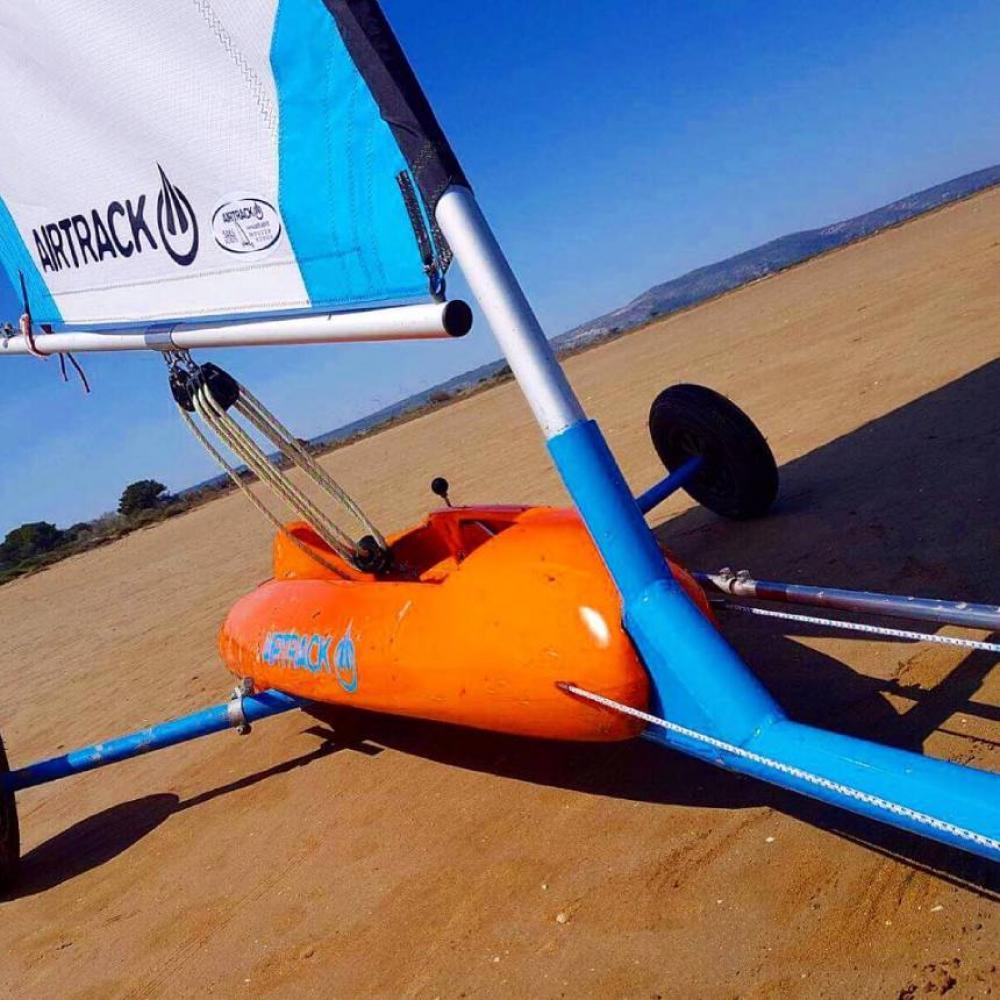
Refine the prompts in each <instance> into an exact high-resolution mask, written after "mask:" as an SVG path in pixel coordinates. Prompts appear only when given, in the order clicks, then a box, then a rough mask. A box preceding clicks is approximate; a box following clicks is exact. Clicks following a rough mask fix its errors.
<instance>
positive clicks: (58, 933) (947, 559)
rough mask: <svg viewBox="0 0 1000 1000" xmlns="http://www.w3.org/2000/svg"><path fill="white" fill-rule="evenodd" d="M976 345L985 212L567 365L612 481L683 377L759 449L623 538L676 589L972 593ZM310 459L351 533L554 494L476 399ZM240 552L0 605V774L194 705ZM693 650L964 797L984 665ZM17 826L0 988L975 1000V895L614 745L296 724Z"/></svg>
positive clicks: (58, 574)
mask: <svg viewBox="0 0 1000 1000" xmlns="http://www.w3.org/2000/svg"><path fill="white" fill-rule="evenodd" d="M998 320H1000V190H995V191H990V192H987V193H984V194H982V195H980V196H978V197H975V198H973V199H971V200H969V201H967V202H964V203H961V204H958V205H954V206H952V207H949V208H947V209H944V210H942V211H939V212H937V213H935V214H933V215H930V216H927V217H924V218H921V219H918V220H915V221H912V222H910V223H908V224H907V225H905V226H903V227H901V228H899V229H895V230H892V231H889V232H886V233H884V234H882V235H880V236H878V237H876V238H873V239H870V240H868V241H866V242H864V243H861V244H858V245H855V246H853V247H850V248H847V249H844V250H841V251H838V252H835V253H833V254H830V255H828V256H825V257H823V258H820V259H817V260H815V261H812V262H809V263H807V264H805V265H803V266H800V267H798V268H795V269H794V270H791V271H789V272H786V273H784V274H782V275H779V276H776V277H774V278H771V279H768V280H765V281H762V282H759V283H757V284H755V285H753V286H751V287H748V288H745V289H742V290H740V291H737V292H735V293H732V294H729V295H727V296H725V297H723V298H721V299H719V300H716V301H714V302H712V303H709V304H706V305H704V306H702V307H699V308H697V309H694V310H692V311H690V312H687V313H685V314H683V315H679V316H675V317H673V318H670V319H667V320H665V321H662V322H658V323H656V324H654V325H652V326H650V327H648V328H646V329H644V330H642V331H640V332H637V333H635V334H632V335H630V336H627V337H625V338H623V339H621V340H619V341H617V342H614V343H611V344H608V345H605V346H603V347H600V348H597V349H594V350H592V351H589V352H587V353H585V354H582V355H580V356H577V357H575V358H573V359H572V360H571V361H570V362H569V364H568V371H569V374H570V377H571V379H572V381H573V383H574V385H575V387H576V389H577V390H578V392H579V393H580V395H581V396H582V398H583V400H584V402H585V404H586V406H587V407H588V409H589V410H590V411H591V412H592V413H593V414H594V415H595V416H596V417H597V418H598V419H599V421H600V422H601V424H602V426H603V428H604V430H605V432H606V433H607V435H608V437H609V439H610V441H611V444H612V446H613V447H614V448H615V450H616V452H617V454H618V456H619V458H620V461H621V463H622V466H623V468H624V470H625V472H626V474H627V476H628V478H629V480H630V482H631V483H632V484H633V485H634V486H635V487H636V489H642V488H645V487H646V486H648V485H650V484H651V483H652V482H654V481H655V480H656V478H657V477H658V476H659V475H660V470H659V469H658V466H657V461H656V458H655V455H654V453H653V450H652V447H651V446H650V444H649V441H648V438H647V435H646V431H645V417H646V413H647V410H648V407H649V403H650V401H651V400H652V398H653V396H654V395H655V394H656V393H657V392H658V391H659V390H660V389H661V388H663V387H664V386H666V385H668V384H671V383H674V382H678V381H695V382H702V383H705V384H708V385H711V386H713V387H714V388H716V389H718V390H720V391H722V392H723V393H726V394H727V395H729V396H730V397H731V398H733V399H734V400H736V401H737V402H738V403H739V404H740V405H741V406H743V407H744V408H745V409H746V410H747V411H748V412H749V413H750V414H752V415H753V417H754V419H755V420H756V421H757V422H758V424H759V425H760V426H761V428H762V429H763V430H764V432H765V433H766V435H767V436H768V438H769V440H770V442H771V445H772V447H773V448H774V451H775V454H776V456H777V458H778V461H779V463H780V464H781V465H782V476H783V494H782V500H781V503H780V506H779V508H778V509H777V510H776V511H775V513H774V514H773V516H771V517H769V518H767V519H765V520H763V521H760V522H757V523H753V524H731V523H725V522H722V521H720V520H718V519H717V518H715V517H714V516H712V515H711V514H708V513H707V512H705V511H702V510H700V509H692V508H691V506H690V504H689V503H687V502H686V501H685V500H684V499H682V498H674V499H672V500H671V501H670V503H669V504H667V505H665V506H664V507H663V508H662V509H661V510H659V511H657V512H656V513H655V515H654V516H653V518H652V522H653V523H655V524H656V525H657V531H658V532H659V534H660V535H661V537H662V538H663V539H665V540H666V541H667V542H668V543H669V544H670V545H671V546H672V547H673V548H674V550H675V551H676V552H677V553H678V554H679V556H680V557H681V558H682V559H684V560H685V561H686V562H687V563H688V564H690V565H692V566H695V567H698V568H706V569H710V568H717V567H718V566H720V565H723V564H729V565H734V566H737V567H743V566H746V567H749V568H750V569H752V570H754V571H755V573H756V574H757V575H759V576H761V577H770V578H776V579H794V580H800V581H809V582H815V583H821V584H827V585H842V586H857V587H868V588H872V589H880V590H890V591H891V590H899V591H905V592H916V593H921V594H927V595H931V596H943V597H962V598H965V599H968V600H987V599H990V598H993V599H994V600H995V599H997V597H998V593H1000V583H998V577H997V573H996V558H997V551H998V541H1000V538H998V529H997V524H998V513H1000V511H998V499H997V497H998V495H1000V462H998V448H1000V446H998V444H997V441H998V439H1000V406H998V404H997V400H998V397H1000V362H998V361H997V360H996V356H997V353H998V352H997V345H998V342H1000V338H998V329H1000V323H998ZM473 335H478V336H488V333H487V332H486V331H480V332H479V333H478V334H473ZM269 402H271V403H273V404H274V405H275V407H276V409H278V410H279V412H280V409H281V405H280V404H281V401H280V400H271V401H269ZM97 446H98V443H97V442H96V441H95V447H97ZM326 461H327V464H328V465H329V467H330V468H331V469H332V470H333V471H334V473H335V474H337V475H338V476H339V477H340V478H342V479H343V481H344V482H345V483H346V484H348V485H349V487H350V488H351V489H352V491H353V492H354V493H355V495H357V496H359V497H360V498H362V499H363V500H364V501H365V502H366V504H367V507H368V508H369V509H370V511H371V513H373V514H374V515H375V517H376V518H377V520H378V521H379V522H380V523H382V524H383V525H385V526H386V527H387V528H398V527H402V526H404V525H406V524H407V523H409V522H411V521H413V520H415V519H417V518H419V517H420V516H421V515H422V513H423V512H424V511H425V510H426V509H427V508H428V507H429V506H430V505H431V502H432V501H433V499H434V498H433V497H432V496H431V494H430V492H429V490H428V485H427V484H428V482H429V480H430V479H431V477H432V476H434V475H437V474H444V475H447V476H448V477H449V479H450V480H451V482H452V493H453V497H454V499H455V500H456V501H457V502H466V503H471V502H492V501H511V502H540V503H564V502H565V495H564V493H563V491H562V488H561V486H560V484H559V483H558V481H557V479H556V477H555V475H554V473H553V471H552V468H551V466H550V465H549V463H548V461H547V458H546V454H545V451H544V449H543V446H542V442H541V439H540V436H539V434H538V433H537V431H536V430H535V428H534V425H533V424H532V421H531V419H530V416H529V414H528V411H527V408H526V406H525V404H524V402H523V400H522V398H521V396H520V394H519V392H518V390H517V389H516V387H515V386H512V385H506V386H502V387H500V388H497V389H495V390H492V391H490V392H487V393H484V394H482V395H479V396H476V397H474V398H471V399H468V400H466V401H462V402H459V403H457V404H455V405H452V406H449V407H446V408H444V409H442V410H439V411H437V412H435V413H433V414H430V415H428V416H425V417H423V418H421V419H419V420H416V421H414V422H411V423H408V424H405V425H402V426H400V427H397V428H395V429H392V430H389V431H387V432H385V433H382V434H380V435H378V436H377V437H374V438H371V439H369V440H366V441H363V442H360V443H358V444H356V445H353V446H352V447H349V448H346V449H343V450H341V451H339V452H337V453H335V454H333V455H331V456H330V457H329V458H328V459H326ZM268 557H269V531H268V528H267V526H266V524H265V523H264V522H263V521H262V520H261V519H260V518H259V516H258V515H257V514H256V512H254V511H253V510H252V509H251V508H250V507H249V506H248V505H247V504H246V502H245V501H244V500H243V499H242V498H241V497H239V496H234V497H229V498H226V499H222V500H219V501H216V502H214V503H211V504H209V505H207V506H205V507H203V508H201V509H199V510H196V511H193V512H191V513H189V514H186V515H184V516H182V517H179V518H176V519H174V520H172V521H170V522H168V523H165V524H163V525H161V526H158V527H155V528H151V529H148V530H144V531H141V532H138V533H135V534H133V535H131V536H129V537H128V538H126V539H124V540H123V541H121V542H119V543H116V544H114V545H111V546H107V547H105V548H103V549H100V550H97V551H94V552H90V553H87V554H85V555H82V556H79V557H76V558H73V559H71V560H68V561H66V562H64V563H61V564H59V565H57V566H55V567H54V568H52V569H50V570H48V571H46V572H44V573H41V574H39V575H37V576H34V577H30V578H26V579H22V580H19V581H16V582H14V583H12V584H10V585H8V586H6V587H3V588H2V589H0V634H2V636H3V652H2V654H0V681H2V684H3V689H4V691H5V695H4V699H3V702H2V704H0V728H2V731H3V735H4V737H5V739H6V741H7V745H8V748H9V752H10V755H11V758H12V761H13V763H14V764H15V765H17V764H23V763H27V762H28V761H30V760H33V759H35V758H37V757H40V756H45V755H48V754H51V753H53V752H54V751H56V749H57V748H68V747H72V746H76V745H81V744H84V743H87V742H90V741H92V740H94V739H99V738H102V737H106V736H112V735H116V734H119V733H121V732H124V731H126V730H129V729H132V728H135V727H138V726H141V725H143V724H145V723H150V722H153V721H157V720H160V719H163V718H167V717H170V716H173V715H177V714H180V713H182V712H185V711H190V710H193V709H195V708H198V707H201V706H203V705H207V704H211V703H213V702H217V701H219V700H220V699H221V698H222V697H224V696H225V693H226V691H227V689H228V686H229V680H228V675H227V674H226V673H225V672H224V670H223V669H222V668H221V666H220V665H219V663H218V660H217V658H216V654H215V648H214V643H215V632H216V629H217V627H218V625H219V623H220V621H221V619H222V617H223V615H224V614H225V611H226V609H227V607H228V606H229V604H230V603H231V602H232V601H233V600H234V599H235V598H236V597H237V596H239V595H240V594H242V593H244V592H246V591H247V590H249V589H250V588H252V587H253V586H254V585H255V584H256V583H257V582H259V581H260V580H262V579H264V578H265V577H266V576H267V575H268ZM727 634H729V635H730V636H731V638H732V641H733V642H734V643H735V644H736V645H737V647H738V648H739V649H740V650H741V651H742V652H743V653H744V655H745V656H746V658H747V659H748V660H749V662H751V663H752V664H753V665H754V666H755V668H756V669H758V671H759V673H760V675H761V676H762V677H763V678H764V679H765V680H766V682H767V684H768V685H769V686H770V687H771V689H772V690H773V691H774V692H775V693H776V695H777V696H778V698H779V700H780V701H781V702H782V703H783V704H784V705H785V706H786V707H787V709H788V710H789V712H790V713H791V714H793V715H794V716H795V717H798V718H801V719H803V720H806V721H810V722H822V723H823V724H825V725H827V726H829V727H831V728H835V729H839V730H842V731H846V732H852V733H857V734H861V735H865V736H868V737H871V738H877V739H880V740H883V741H886V742H890V743H893V744H895V745H899V746H906V747H911V748H918V749H919V748H923V749H924V750H926V751H927V752H929V753H931V754H934V755H937V756H943V757H949V758H952V759H956V760H961V761H966V762H970V763H974V764H977V765H979V766H982V767H984V768H987V769H991V770H994V771H1000V708H998V706H1000V671H997V670H993V671H992V673H990V671H991V668H992V667H993V666H994V661H995V657H991V656H988V655H986V654H982V653H975V654H972V655H967V654H966V653H965V652H963V651H961V650H955V649H946V648H940V647H933V648H932V647H924V646H914V645H906V644H901V643H898V642H890V641H869V640H867V639H865V640H858V639H855V638H840V637H830V636H829V635H827V634H825V633H821V632H818V631H810V630H803V629H802V628H799V627H791V628H789V627H787V626H786V625H783V624H782V623H773V624H772V623H761V622H757V621H753V622H749V621H743V620H742V619H741V620H738V621H734V622H731V624H730V625H729V626H728V627H727ZM955 634H974V633H959V632H955ZM19 803H20V814H21V822H22V831H23V841H24V843H23V849H24V853H25V861H24V870H23V878H22V881H21V884H20V886H19V888H18V890H17V891H16V892H15V893H14V894H13V896H12V897H11V898H9V899H7V900H5V901H3V902H0V995H2V996H11V997H18V998H28V997H32V998H33V997H55V996H59V997H74V998H85V997H92V998H108V997H139V996H143V997H157V996H170V997H189V996H206V995H212V996H222V997H240V996H247V997H265V996H266V997H270V996H295V997H370V996H379V997H427V998H432V997H442V998H446V997H463V996H464V997H510V996H532V997H610V996H627V997H643V998H648V1000H652V998H657V997H786V996H788V997H792V996H796V997H797V996H802V997H842V996H849V995H854V996H865V997H868V996H871V997H896V996H901V997H911V996H917V995H919V996H924V995H933V994H940V993H945V992H950V994H951V995H952V996H955V997H959V996H961V997H966V996H970V997H971V996H985V995H988V993H989V989H990V986H991V985H992V989H993V993H994V995H995V994H996V993H997V991H998V989H1000V972H998V969H997V965H998V962H1000V958H998V956H1000V920H998V908H997V905H996V901H997V898H998V896H997V892H998V879H997V872H996V870H995V869H994V870H990V869H988V867H987V866H986V865H985V864H984V863H982V862H977V861H975V860H972V859H970V858H968V857H967V856H965V855H963V854H960V853H958V852H953V851H950V850H947V849H945V848H943V847H939V846H936V845H932V844H928V843H925V842H921V841H919V840H917V839H916V838H911V837H907V836H904V835H901V834H898V833H895V832H893V831H889V830H886V829H884V828H882V827H879V826H877V825H875V824H867V823H863V822H861V821H857V820H853V819H851V818H850V817H846V816H845V815H843V814H841V813H839V812H836V811H834V810H829V809H825V808H820V807H818V806H816V805H813V804H810V803H808V802H806V801H804V800H802V799H799V798H796V797H794V796H790V795H785V794H783V793H779V792H777V791H775V790H773V789H770V788H768V787H766V786H763V785H760V784H757V783H755V782H752V781H750V780H747V779H741V778H737V777H734V776H731V775H727V774H724V773H722V772H718V771H715V770H713V769H711V768H709V767H707V766H703V765H700V764H697V763H695V762H693V761H691V760H689V759H687V758H684V757H681V756H677V755H674V754H671V753H668V752H666V751H663V750H658V749H655V748H653V747H650V746H647V745H639V744H635V745H633V744H628V745H620V746H612V747H575V746H562V745H548V744H542V743H524V742H519V741H516V740H511V739H502V738H499V737H493V736H489V735H483V734H474V733H469V732H463V731H456V730H451V729H446V728H443V727H436V726H433V725H429V724H420V723H415V722H404V721H399V720H393V719H386V718H379V717H374V716H365V715H361V714H357V715H340V716H335V717H330V718H327V719H325V720H324V719H313V718H309V717H307V716H305V715H303V714H299V713H295V714H293V715H290V716H286V717H282V718H280V719H276V720H271V721H270V722H266V723H262V724H260V725H259V726H258V727H257V728H256V730H255V732H254V734H253V735H252V736H250V737H248V738H240V737H238V736H236V735H235V734H230V733H226V734H222V735H219V736H215V737H212V738H210V739H208V740H204V741H200V742H198V743H193V744H188V745H186V746H184V747H180V748H176V749H173V750H170V751H167V752H165V753H162V754H157V755H154V756H152V757H148V758H142V759H138V760H134V761H130V762H128V763H125V764H123V765H120V766H118V767H116V768H113V769H111V770H107V771H102V772H97V773H93V774H89V775H85V776H82V777H78V778H74V779H71V780H69V781H66V782H62V783H59V784H56V785H51V786H48V787H44V788H40V789H35V790H32V791H29V792H26V793H23V794H22V795H21V796H20V797H19Z"/></svg>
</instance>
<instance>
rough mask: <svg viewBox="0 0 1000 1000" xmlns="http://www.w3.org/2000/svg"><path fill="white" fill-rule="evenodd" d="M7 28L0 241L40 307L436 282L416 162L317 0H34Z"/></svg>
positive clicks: (131, 308) (108, 320)
mask: <svg viewBox="0 0 1000 1000" xmlns="http://www.w3.org/2000/svg"><path fill="white" fill-rule="evenodd" d="M0 44H2V45H3V47H4V50H5V51H7V52H17V53H18V58H17V59H14V60H11V61H9V62H8V64H7V66H6V68H5V81H4V87H3V88H2V90H0V121H2V123H3V126H4V133H5V134H6V135H8V136H11V137H14V143H15V148H16V155H14V156H5V157H3V158H0V261H2V263H3V266H4V268H5V269H6V271H7V275H8V278H9V279H10V280H11V283H12V284H13V286H14V287H15V289H19V287H20V283H21V281H22V280H23V282H24V285H25V287H26V291H27V298H28V305H29V306H30V308H31V311H32V315H33V318H34V320H35V321H36V322H40V323H48V324H52V325H53V326H54V327H56V328H67V327H69V328H72V327H74V326H77V327H79V326H86V327H91V328H93V327H100V326H101V325H105V326H114V327H122V326H131V325H149V324H153V323H159V322H172V321H177V320H183V319H194V318H198V319H204V318H217V317H218V318H222V317H241V316H259V315H267V314H275V313H286V312H287V313H294V312H299V311H303V310H309V311H318V310H324V311H330V310H335V309H344V308H356V307H359V306H365V305H373V304H378V303H384V302H400V301H408V300H413V299H415V298H418V297H425V296H426V293H427V277H426V274H425V270H424V263H423V262H422V261H421V255H420V252H419V247H418V242H417V239H416V236H415V234H414V228H413V221H412V219H411V217H410V216H409V215H408V212H407V205H406V204H405V202H404V199H403V197H402V195H401V193H400V186H399V183H398V176H399V174H401V173H404V172H406V171H407V170H408V169H409V168H408V165H407V163H406V160H405V159H404V157H403V155H402V153H401V152H400V149H399V147H398V145H397V144H396V140H395V138H394V137H393V134H392V132H391V130H390V129H389V127H388V126H387V125H386V124H385V122H384V121H383V120H382V118H381V116H380V112H379V108H378V105H377V104H376V102H375V100H374V98H373V97H372V95H371V93H370V92H369V90H368V87H367V85H366V83H365V81H364V79H363V78H362V77H361V75H360V74H359V72H358V70H357V68H356V67H355V65H354V62H353V60H352V58H351V56H350V55H349V54H348V51H347V49H346V47H345V45H344V42H343V40H342V37H341V33H340V31H339V30H338V26H337V22H336V20H335V19H334V17H332V16H331V12H330V10H329V9H328V8H327V6H326V5H325V4H324V3H323V2H322V0H280V2H279V0H191V2H184V3H180V2H169V3H163V2H162V0H135V2H131V3H109V2H107V0H30V2H19V3H17V4H8V5H5V6H4V8H3V11H2V12H0ZM8 318H9V317H3V319H8Z"/></svg>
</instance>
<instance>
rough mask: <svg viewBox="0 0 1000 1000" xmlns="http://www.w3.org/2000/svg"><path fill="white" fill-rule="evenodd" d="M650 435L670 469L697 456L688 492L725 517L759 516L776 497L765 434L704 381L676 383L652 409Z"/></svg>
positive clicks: (774, 467) (774, 469)
mask: <svg viewBox="0 0 1000 1000" xmlns="http://www.w3.org/2000/svg"><path fill="white" fill-rule="evenodd" d="M649 435H650V437H651V438H652V440H653V447H654V448H655V449H656V453H657V454H658V455H659V456H660V461H662V462H663V464H664V465H665V466H666V468H667V470H668V471H669V472H673V471H675V470H677V469H678V468H680V466H682V465H683V464H684V463H685V462H686V461H687V460H688V459H689V458H692V457H694V456H695V455H697V456H700V457H701V459H702V465H701V468H699V469H698V471H697V472H696V473H695V474H694V475H693V476H692V477H691V478H690V479H689V480H688V481H687V484H686V485H685V487H684V488H685V490H686V491H687V492H688V493H689V494H690V495H691V496H692V497H694V499H695V500H697V501H698V503H700V504H701V505H702V506H704V507H707V508H708V509H709V510H711V511H714V512H715V513H716V514H720V515H722V516H723V517H729V518H734V519H736V520H746V519H748V518H752V517H761V516H763V515H764V514H766V513H767V512H768V511H769V510H770V509H771V506H772V504H773V503H774V501H775V499H777V496H778V467H777V465H776V464H775V461H774V455H772V454H771V449H770V447H768V444H767V441H765V440H764V435H763V434H761V432H760V431H759V430H757V428H756V426H755V425H754V423H753V421H752V420H751V419H750V418H749V417H748V416H747V415H746V414H745V413H744V412H743V411H742V410H741V409H740V408H739V407H738V406H737V405H736V404H735V403H733V402H731V401H730V400H728V399H726V397H725V396H722V395H720V394H719V393H717V392H715V391H714V390H712V389H708V388H706V387H705V386H703V385H686V384H684V385H672V386H670V388H668V389H664V390H663V392H661V393H660V394H659V396H657V397H656V399H655V400H654V401H653V405H652V407H650V411H649Z"/></svg>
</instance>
